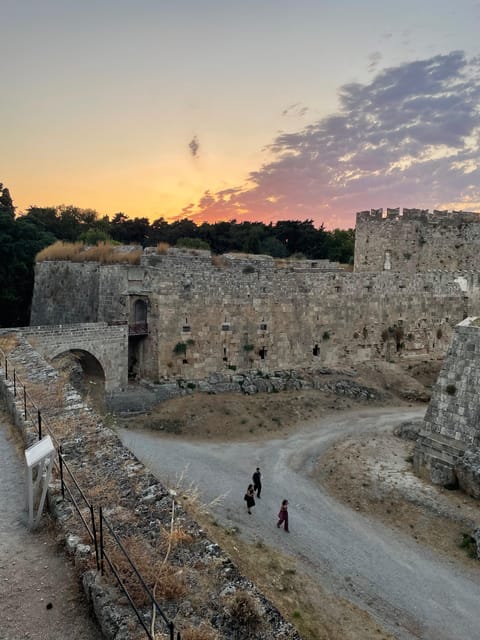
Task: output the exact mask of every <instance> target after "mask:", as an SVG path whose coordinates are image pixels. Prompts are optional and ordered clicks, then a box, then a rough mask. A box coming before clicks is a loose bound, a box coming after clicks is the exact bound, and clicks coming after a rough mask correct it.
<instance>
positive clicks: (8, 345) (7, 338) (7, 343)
mask: <svg viewBox="0 0 480 640" xmlns="http://www.w3.org/2000/svg"><path fill="white" fill-rule="evenodd" d="M18 345H19V342H18V336H17V334H16V333H13V332H12V333H7V334H5V335H2V336H1V337H0V349H1V350H2V351H3V352H4V353H5V354H7V355H8V353H9V352H10V351H13V350H14V349H15V348H16V347H18Z"/></svg>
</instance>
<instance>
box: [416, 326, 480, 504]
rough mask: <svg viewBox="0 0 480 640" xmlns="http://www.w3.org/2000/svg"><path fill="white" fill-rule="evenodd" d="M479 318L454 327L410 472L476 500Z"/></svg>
mask: <svg viewBox="0 0 480 640" xmlns="http://www.w3.org/2000/svg"><path fill="white" fill-rule="evenodd" d="M479 386H480V318H466V319H465V320H464V321H463V322H461V323H460V324H459V325H458V326H457V327H455V331H454V334H453V337H452V341H451V344H450V346H449V348H448V351H447V354H446V356H445V360H444V362H443V366H442V369H441V371H440V374H439V376H438V379H437V382H436V384H435V385H434V388H433V392H432V398H431V400H430V404H429V406H428V409H427V413H426V415H425V420H424V422H423V427H422V430H421V432H420V434H419V438H418V440H417V443H416V447H415V454H414V467H415V470H416V471H417V472H418V473H419V474H421V475H424V476H426V477H428V479H429V480H431V481H432V482H433V483H434V484H439V485H444V486H447V487H456V486H459V487H460V488H461V489H463V490H464V491H466V492H467V493H468V494H470V495H472V496H474V497H475V498H480V404H479V401H478V389H479Z"/></svg>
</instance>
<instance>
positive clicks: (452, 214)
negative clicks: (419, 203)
mask: <svg viewBox="0 0 480 640" xmlns="http://www.w3.org/2000/svg"><path fill="white" fill-rule="evenodd" d="M392 220H395V221H399V222H405V221H416V222H424V223H427V224H435V223H438V222H440V221H442V222H444V221H446V222H451V223H459V222H466V223H470V222H471V223H479V222H480V213H475V212H471V211H455V210H453V211H448V210H439V209H434V210H433V211H430V210H429V209H407V208H406V207H405V208H403V209H400V207H397V208H395V209H390V208H387V210H386V211H385V212H384V210H383V208H381V209H370V211H358V212H357V214H356V221H357V226H358V224H359V223H360V224H362V223H369V222H373V223H375V222H378V221H382V222H385V221H392Z"/></svg>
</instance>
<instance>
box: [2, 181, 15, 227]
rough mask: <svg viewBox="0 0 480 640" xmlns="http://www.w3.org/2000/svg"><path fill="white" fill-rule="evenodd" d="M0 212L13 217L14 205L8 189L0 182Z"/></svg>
mask: <svg viewBox="0 0 480 640" xmlns="http://www.w3.org/2000/svg"><path fill="white" fill-rule="evenodd" d="M0 214H4V215H7V216H10V218H12V219H13V218H14V217H15V207H14V206H13V201H12V198H11V196H10V191H9V190H8V189H7V188H6V187H4V186H3V184H2V183H1V182H0Z"/></svg>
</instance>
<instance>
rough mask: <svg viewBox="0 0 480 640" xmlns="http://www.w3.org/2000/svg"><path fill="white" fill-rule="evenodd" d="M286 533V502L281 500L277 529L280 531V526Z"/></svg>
mask: <svg viewBox="0 0 480 640" xmlns="http://www.w3.org/2000/svg"><path fill="white" fill-rule="evenodd" d="M282 524H283V527H284V529H285V531H286V532H287V533H289V531H288V500H282V506H281V507H280V511H279V512H278V522H277V527H278V528H279V529H280V527H281V526H282Z"/></svg>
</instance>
